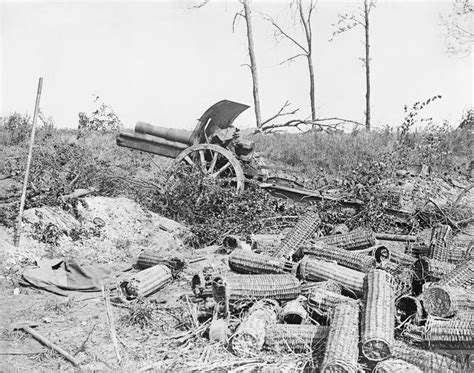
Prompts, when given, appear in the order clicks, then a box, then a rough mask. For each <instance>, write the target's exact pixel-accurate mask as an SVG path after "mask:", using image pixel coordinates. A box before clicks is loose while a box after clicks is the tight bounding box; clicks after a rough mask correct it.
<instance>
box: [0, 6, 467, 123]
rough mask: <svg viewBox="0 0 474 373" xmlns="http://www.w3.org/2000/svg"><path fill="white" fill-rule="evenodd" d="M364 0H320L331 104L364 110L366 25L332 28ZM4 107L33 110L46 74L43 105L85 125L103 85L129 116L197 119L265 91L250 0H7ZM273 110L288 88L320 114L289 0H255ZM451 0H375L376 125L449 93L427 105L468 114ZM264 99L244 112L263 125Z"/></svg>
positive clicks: (322, 82)
mask: <svg viewBox="0 0 474 373" xmlns="http://www.w3.org/2000/svg"><path fill="white" fill-rule="evenodd" d="M360 3H362V1H359V2H356V1H350V2H338V1H322V0H321V1H320V2H319V4H318V6H317V12H316V14H315V16H314V18H313V22H312V25H313V29H314V31H313V32H314V38H315V40H314V47H313V48H314V51H315V52H314V54H315V56H314V57H315V60H314V62H315V69H316V104H317V109H318V115H319V116H320V117H333V116H338V117H344V118H349V119H353V120H357V121H363V120H364V109H365V103H364V95H365V77H364V70H363V66H362V62H361V61H360V59H359V58H360V57H362V56H363V54H364V49H363V44H362V41H363V30H362V29H361V28H356V29H353V30H351V31H350V32H348V33H345V34H342V35H339V36H338V37H336V38H335V40H334V41H332V42H329V39H330V37H331V35H332V32H333V31H334V26H332V24H334V23H335V22H336V21H337V15H338V13H344V12H350V11H355V10H357V6H359V5H360ZM0 4H1V5H0V22H1V39H0V51H1V54H0V59H1V70H0V74H1V75H0V79H1V93H0V94H1V96H0V114H2V115H5V114H8V113H11V112H14V111H19V112H22V113H24V112H29V113H32V112H33V106H34V100H35V95H36V87H37V82H38V77H40V76H43V77H44V84H43V95H42V98H41V107H42V110H43V112H44V113H45V114H46V115H51V116H53V117H54V119H55V121H56V124H57V125H58V126H59V127H75V126H77V121H78V113H79V112H81V111H86V112H87V111H90V110H91V107H92V106H91V103H92V95H93V94H94V93H96V94H98V95H99V96H100V97H101V98H102V99H103V101H104V102H105V103H107V104H109V105H111V106H112V107H113V108H114V110H115V112H116V113H117V115H118V116H119V117H120V119H121V120H122V122H123V123H124V125H125V126H126V127H133V126H134V124H135V122H137V121H139V120H141V121H148V122H150V123H154V124H158V125H163V126H168V127H179V128H188V129H191V128H193V127H194V125H195V123H196V119H197V118H199V116H200V115H201V114H202V113H203V112H204V111H205V110H206V109H207V108H208V107H209V106H210V105H212V104H213V103H215V102H217V101H219V100H221V99H224V98H226V99H229V100H234V101H237V102H242V103H246V104H249V105H252V102H253V101H252V88H251V87H252V86H251V76H250V73H249V69H248V67H246V66H243V64H246V63H248V54H247V46H246V36H245V23H244V21H243V20H240V21H238V22H237V24H236V28H235V32H233V31H232V20H233V18H234V14H235V13H236V11H239V10H240V8H241V5H240V4H239V3H238V2H237V1H231V0H227V1H211V2H210V3H209V4H208V5H206V6H205V7H202V8H200V9H190V7H189V5H190V2H185V1H167V2H165V1H148V2H134V1H128V2H109V1H94V2H72V1H67V2H60V1H55V2H47V1H30V2H22V1H2V0H0ZM252 8H253V25H254V38H255V47H256V55H257V62H258V69H259V78H260V93H261V102H262V116H263V118H264V119H265V118H267V117H269V116H271V115H272V114H274V113H275V112H276V111H277V110H278V109H279V107H280V106H281V105H282V104H283V103H284V102H285V101H286V100H288V101H290V102H291V103H292V107H293V108H300V111H299V117H301V118H305V117H306V116H308V115H309V97H308V90H309V88H308V78H307V76H308V75H307V65H306V63H305V60H304V59H298V60H296V61H295V62H293V63H291V64H284V65H280V62H281V61H283V60H284V59H285V58H288V57H290V56H292V55H293V54H296V53H298V50H296V49H295V48H294V46H293V45H291V44H288V43H286V42H284V41H282V42H279V43H278V42H277V40H276V39H275V37H274V35H273V30H272V27H271V25H270V24H269V23H268V22H266V21H265V20H264V19H263V17H262V13H265V14H269V15H271V16H272V17H273V18H275V19H276V20H278V21H279V22H281V24H282V25H283V26H284V27H285V28H286V29H287V30H288V32H289V33H291V34H292V35H294V36H295V38H298V39H299V40H302V39H301V38H302V33H301V29H300V28H299V25H298V24H297V23H294V22H292V20H291V14H292V13H291V10H289V8H288V2H283V1H257V0H253V1H252ZM450 9H451V2H450V1H437V2H433V1H380V0H379V1H378V3H377V7H376V8H375V9H373V10H372V13H371V53H372V61H371V68H372V111H373V114H372V117H373V126H374V127H382V126H385V125H392V126H397V125H400V123H401V121H402V120H403V107H404V105H405V104H409V105H410V104H413V103H414V102H416V101H418V100H426V99H427V98H429V97H431V96H433V95H437V94H440V95H442V96H443V98H442V100H439V101H435V102H434V103H433V104H431V105H430V106H429V107H428V108H427V109H426V115H429V116H432V117H433V118H434V119H435V120H436V121H437V122H442V121H443V120H449V121H450V123H451V124H453V125H454V124H457V123H458V121H459V119H460V118H461V116H462V113H463V111H464V110H466V109H468V108H469V107H471V106H473V60H472V54H471V56H468V57H465V58H460V57H452V56H449V55H448V54H447V53H446V48H445V41H444V39H443V27H442V25H441V19H440V17H441V16H442V15H446V14H447V13H448V12H449V11H450ZM253 115H254V114H253V109H250V110H247V111H246V112H245V113H244V114H242V115H241V116H240V117H239V119H238V121H236V124H237V125H238V126H240V127H248V126H252V125H253V124H254V122H255V120H254V116H253Z"/></svg>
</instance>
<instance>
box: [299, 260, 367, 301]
mask: <svg viewBox="0 0 474 373" xmlns="http://www.w3.org/2000/svg"><path fill="white" fill-rule="evenodd" d="M299 275H300V277H301V278H302V279H304V280H305V281H325V280H333V281H335V282H337V283H338V284H339V285H341V287H342V288H343V289H345V290H348V291H351V292H353V293H355V294H362V292H363V287H364V277H365V273H362V272H359V271H356V270H353V269H350V268H346V267H343V266H340V265H338V264H335V263H331V262H326V261H323V260H317V259H313V258H310V257H308V256H306V257H304V258H303V259H302V260H301V262H300V266H299Z"/></svg>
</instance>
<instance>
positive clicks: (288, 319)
mask: <svg viewBox="0 0 474 373" xmlns="http://www.w3.org/2000/svg"><path fill="white" fill-rule="evenodd" d="M300 298H301V297H300ZM300 298H298V299H295V300H290V301H289V302H288V303H286V304H285V306H284V307H283V308H282V310H281V313H280V320H281V321H282V322H283V323H285V324H305V323H306V321H307V319H308V312H307V311H306V309H305V307H304V306H303V304H302V300H301V299H300ZM303 299H304V297H303Z"/></svg>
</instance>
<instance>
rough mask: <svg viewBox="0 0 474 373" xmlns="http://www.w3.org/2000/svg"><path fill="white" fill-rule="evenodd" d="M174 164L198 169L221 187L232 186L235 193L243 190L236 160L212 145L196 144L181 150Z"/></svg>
mask: <svg viewBox="0 0 474 373" xmlns="http://www.w3.org/2000/svg"><path fill="white" fill-rule="evenodd" d="M176 162H177V163H180V162H185V163H186V164H188V165H190V166H192V167H196V166H197V167H199V169H200V170H201V171H202V172H203V173H204V175H206V176H208V177H211V178H213V179H215V180H216V181H217V182H219V184H221V185H224V186H225V185H229V184H230V185H233V186H234V187H235V188H236V190H237V193H238V194H240V193H242V191H243V190H244V184H245V177H244V172H243V170H242V167H241V165H240V163H239V161H238V160H237V158H236V157H235V156H234V155H233V154H232V153H231V152H230V151H228V150H227V149H224V148H222V147H220V146H217V145H213V144H198V145H194V146H191V147H189V148H187V149H185V150H183V151H182V152H181V153H180V154H179V155H178V157H176Z"/></svg>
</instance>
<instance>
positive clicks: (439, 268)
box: [413, 258, 456, 282]
mask: <svg viewBox="0 0 474 373" xmlns="http://www.w3.org/2000/svg"><path fill="white" fill-rule="evenodd" d="M454 268H456V265H455V264H452V263H447V262H441V261H439V260H436V259H429V258H420V259H418V260H417V261H416V262H415V263H414V264H413V270H414V271H415V279H416V280H417V281H421V282H426V281H437V280H439V279H440V278H442V277H443V276H445V275H447V274H448V273H449V272H451V271H452V270H453V269H454Z"/></svg>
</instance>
